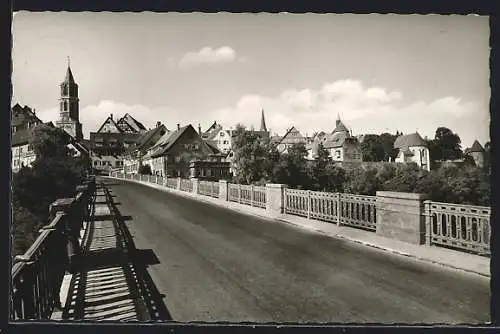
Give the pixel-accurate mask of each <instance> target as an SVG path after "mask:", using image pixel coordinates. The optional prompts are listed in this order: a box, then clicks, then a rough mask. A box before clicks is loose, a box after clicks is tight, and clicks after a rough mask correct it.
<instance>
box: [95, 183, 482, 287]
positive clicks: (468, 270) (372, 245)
mask: <svg viewBox="0 0 500 334" xmlns="http://www.w3.org/2000/svg"><path fill="white" fill-rule="evenodd" d="M104 177H105V178H108V179H112V180H123V181H131V182H134V183H137V184H142V185H145V186H148V187H151V188H156V189H159V190H161V191H165V192H169V193H173V194H177V195H179V196H184V197H189V198H193V199H196V200H199V201H201V202H204V203H208V204H212V205H216V206H219V207H223V208H226V209H229V210H234V211H238V212H240V213H243V214H247V215H251V216H257V217H260V218H263V219H266V220H271V221H278V222H282V223H286V224H289V225H293V226H295V227H298V228H301V229H304V230H308V231H313V232H317V233H320V234H323V235H325V236H328V237H331V238H337V239H342V240H347V241H350V242H353V243H357V244H360V245H364V246H367V247H372V248H375V249H378V250H382V251H386V252H389V253H392V254H396V255H400V256H405V257H408V258H412V259H416V260H419V261H422V262H427V263H432V264H435V265H439V266H442V267H446V268H451V269H454V270H459V271H462V272H467V273H471V274H475V275H479V276H481V277H485V278H488V279H490V278H491V273H488V274H485V273H483V272H480V271H476V270H473V269H467V268H463V267H458V266H455V265H452V264H448V263H443V262H439V261H435V260H432V259H429V258H425V257H420V256H418V255H414V254H410V253H407V252H404V251H400V250H397V249H393V248H388V247H384V246H380V245H377V244H374V243H371V242H366V241H361V240H358V239H354V238H351V237H348V236H345V235H342V234H341V232H339V233H337V234H333V233H328V232H325V231H322V230H320V229H317V228H309V227H306V226H304V225H301V224H298V223H294V222H292V221H289V220H286V219H283V218H269V217H267V216H264V215H259V214H258V213H254V212H250V211H246V210H244V209H239V208H234V207H230V206H226V205H222V204H219V203H214V202H211V201H208V200H206V199H204V198H200V197H195V196H190V195H187V193H186V194H184V193H182V192H177V191H174V190H175V189H171V188H166V187H163V186H161V185H159V184H156V183H155V184H150V183H148V182H144V181H138V180H128V179H120V178H115V177H111V176H104Z"/></svg>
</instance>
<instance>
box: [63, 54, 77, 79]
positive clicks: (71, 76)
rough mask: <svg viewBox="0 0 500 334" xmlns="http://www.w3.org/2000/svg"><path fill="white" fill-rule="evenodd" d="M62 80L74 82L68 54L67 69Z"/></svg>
mask: <svg viewBox="0 0 500 334" xmlns="http://www.w3.org/2000/svg"><path fill="white" fill-rule="evenodd" d="M64 82H69V83H75V79H74V78H73V73H71V67H70V59H69V56H68V69H67V70H66V78H64Z"/></svg>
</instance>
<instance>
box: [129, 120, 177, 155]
mask: <svg viewBox="0 0 500 334" xmlns="http://www.w3.org/2000/svg"><path fill="white" fill-rule="evenodd" d="M161 131H165V132H167V131H168V130H167V128H166V127H165V125H163V124H162V125H160V126H157V127H156V128H154V129H151V130H149V131H147V132H144V133H142V134H140V135H139V137H138V138H137V140H136V141H135V144H134V145H133V146H131V147H130V148H129V149H128V150H127V153H131V152H134V151H136V150H141V149H143V148H144V147H145V146H146V145H147V144H150V143H151V142H150V140H151V139H152V138H153V137H154V135H155V134H157V133H160V132H161ZM153 144H154V143H153Z"/></svg>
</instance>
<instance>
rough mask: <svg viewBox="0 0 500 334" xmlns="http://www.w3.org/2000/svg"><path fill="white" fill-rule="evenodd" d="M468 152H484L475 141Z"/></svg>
mask: <svg viewBox="0 0 500 334" xmlns="http://www.w3.org/2000/svg"><path fill="white" fill-rule="evenodd" d="M470 152H484V147H483V146H481V144H479V142H478V141H477V140H474V143H473V144H472V146H471V147H470V148H469V149H468V153H470Z"/></svg>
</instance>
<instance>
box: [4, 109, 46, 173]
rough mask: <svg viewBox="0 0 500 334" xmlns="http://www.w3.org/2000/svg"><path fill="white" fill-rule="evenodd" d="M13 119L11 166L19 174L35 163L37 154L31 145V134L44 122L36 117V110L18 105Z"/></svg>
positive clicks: (13, 112) (13, 111) (13, 113)
mask: <svg viewBox="0 0 500 334" xmlns="http://www.w3.org/2000/svg"><path fill="white" fill-rule="evenodd" d="M11 117H12V121H11V132H12V137H11V148H12V163H11V166H12V171H13V172H17V171H19V169H21V167H23V166H27V167H29V166H31V163H32V162H33V161H35V158H36V157H35V153H34V152H33V150H32V148H31V145H30V143H29V142H30V138H31V132H32V130H33V129H34V128H35V127H36V126H37V125H39V124H43V122H42V121H41V120H40V119H39V118H38V117H37V116H36V114H35V111H34V110H32V109H31V108H30V107H28V106H24V107H21V106H20V105H19V104H18V103H16V105H14V106H13V107H12V116H11Z"/></svg>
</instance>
